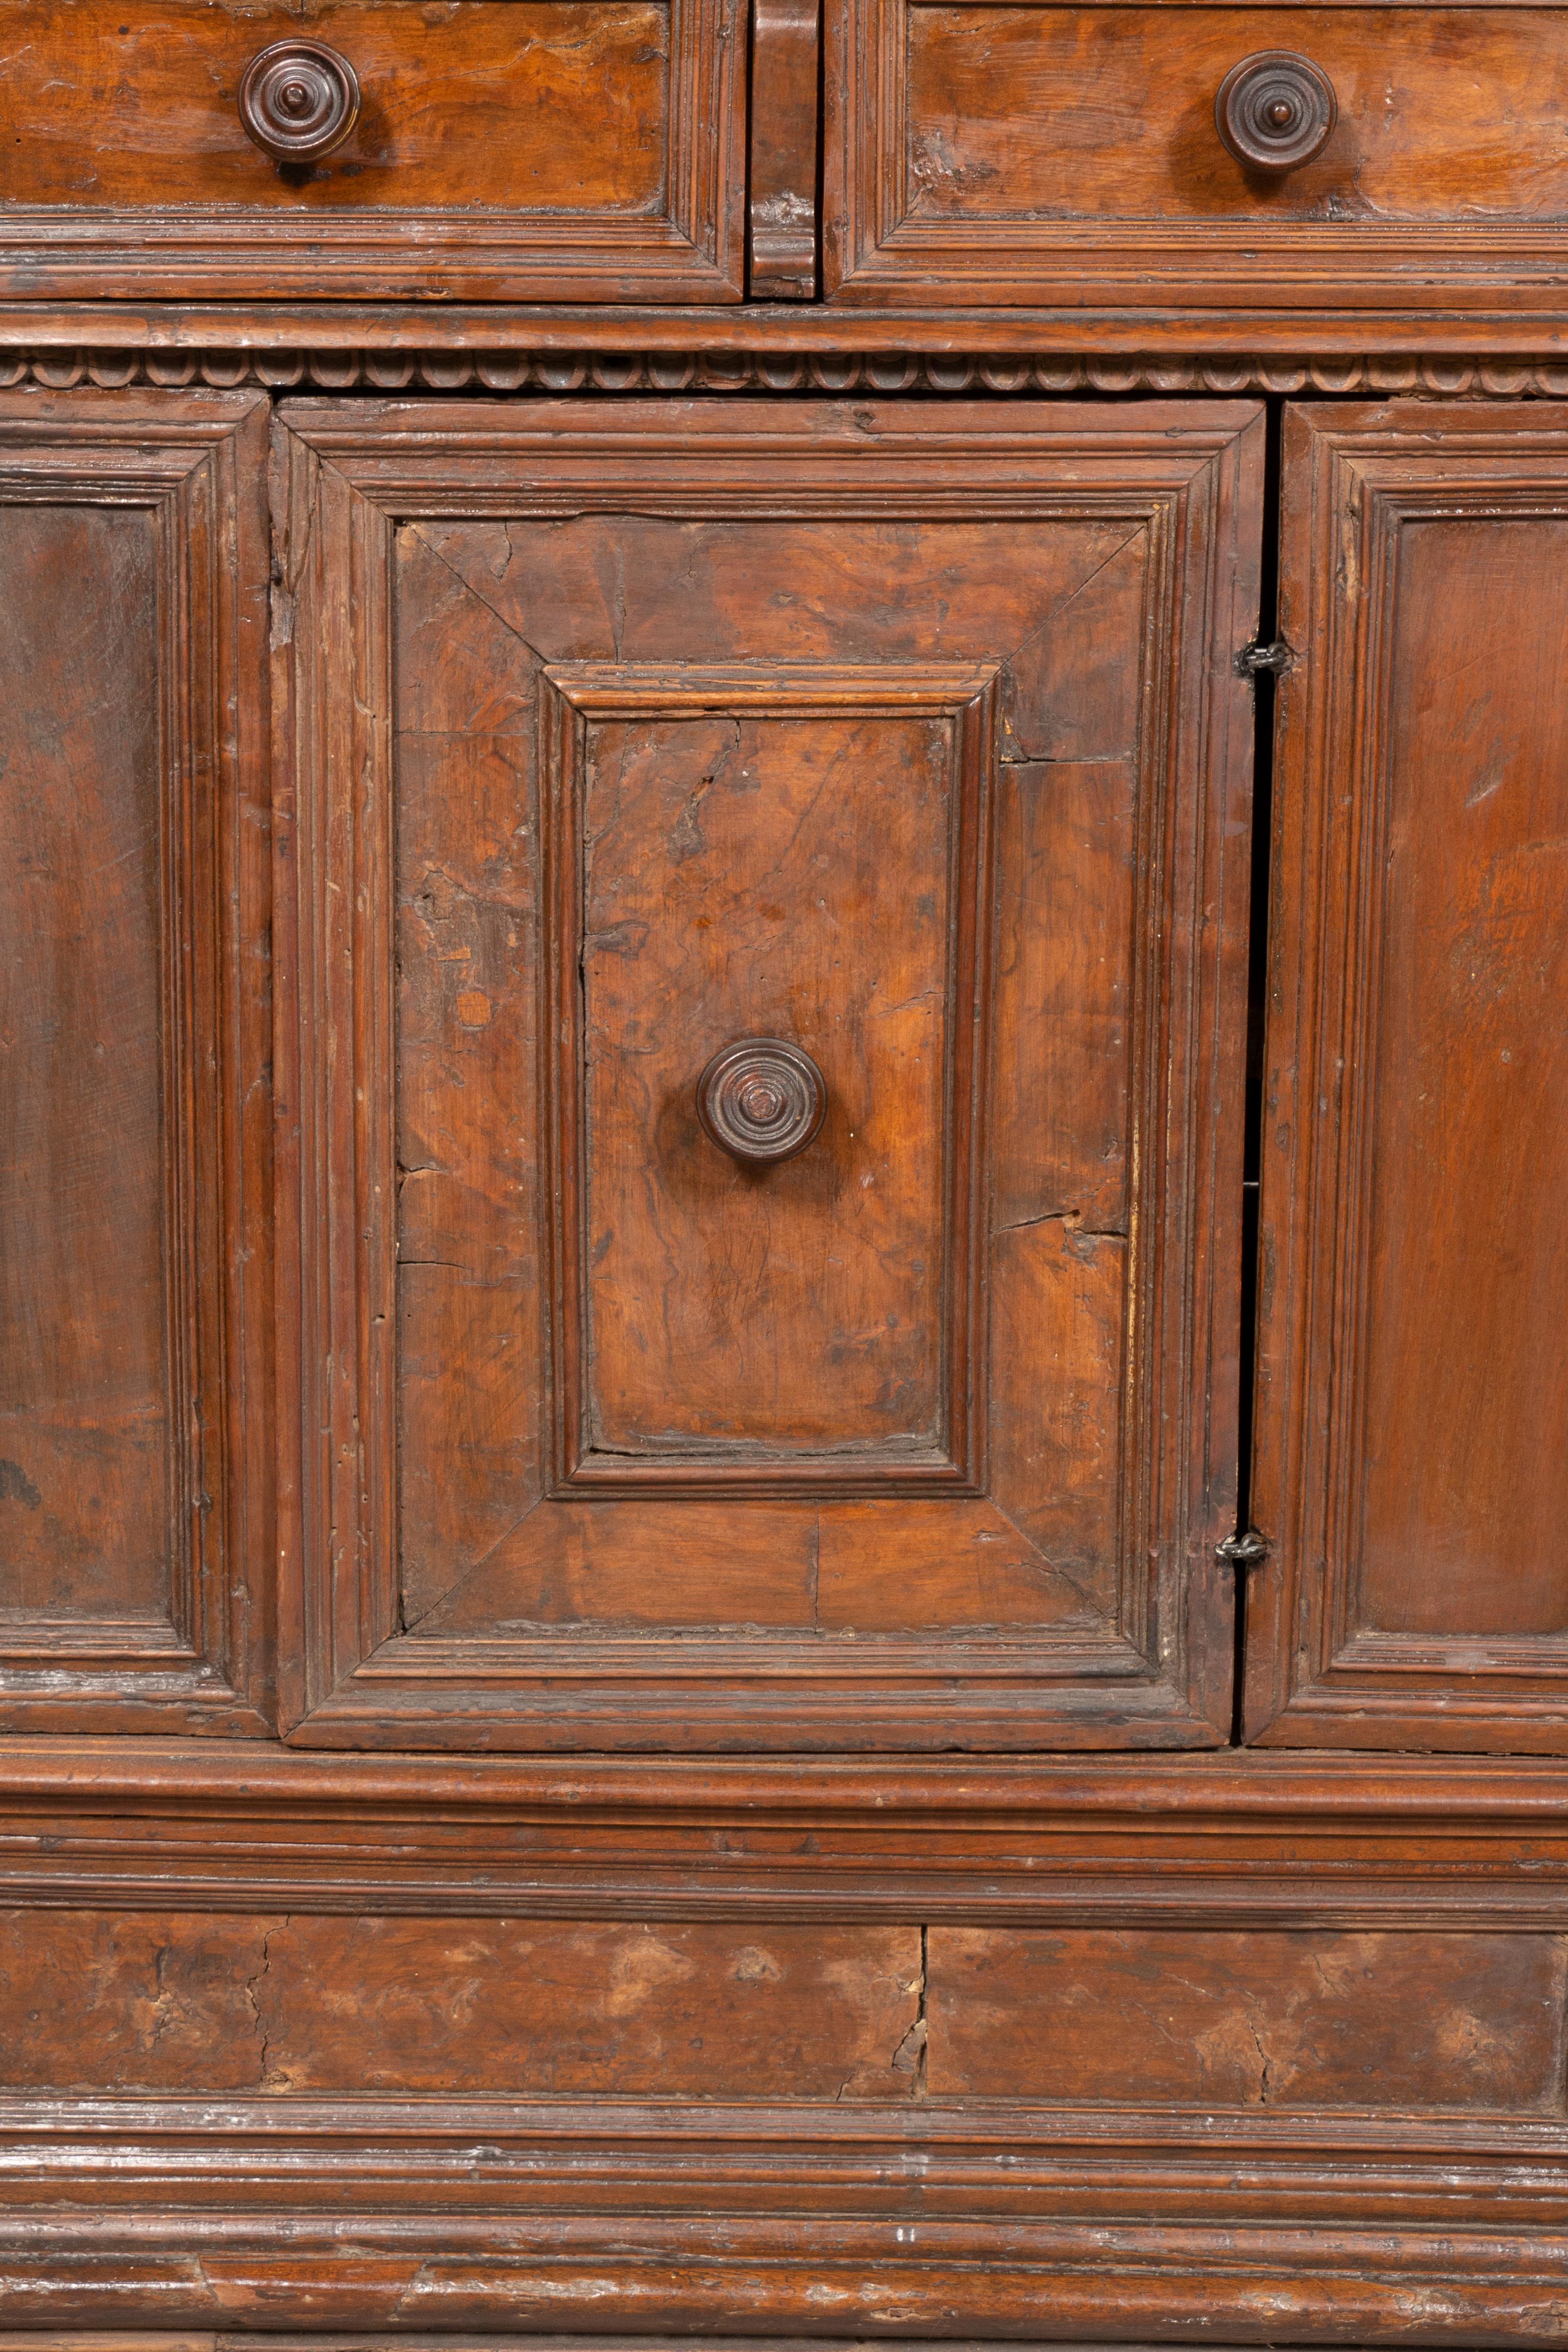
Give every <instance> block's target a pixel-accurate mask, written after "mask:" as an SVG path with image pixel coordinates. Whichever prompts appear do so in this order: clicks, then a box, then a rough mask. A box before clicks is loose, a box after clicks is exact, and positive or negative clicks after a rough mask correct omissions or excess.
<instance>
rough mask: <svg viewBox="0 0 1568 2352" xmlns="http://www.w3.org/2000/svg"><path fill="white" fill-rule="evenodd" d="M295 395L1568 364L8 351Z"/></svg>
mask: <svg viewBox="0 0 1568 2352" xmlns="http://www.w3.org/2000/svg"><path fill="white" fill-rule="evenodd" d="M20 384H38V385H40V386H42V387H43V388H45V389H46V390H47V391H52V392H70V391H74V390H76V389H77V388H78V387H79V386H82V385H87V384H96V385H98V386H100V388H102V389H104V390H106V391H117V390H121V389H122V388H123V387H125V386H127V385H131V384H155V385H159V386H161V387H163V388H166V389H167V388H175V389H177V388H179V387H181V386H183V385H186V384H191V385H206V386H209V387H213V388H216V389H218V390H224V391H228V390H233V389H235V388H237V387H240V386H247V385H258V386H260V387H261V388H262V389H263V390H267V391H273V392H293V391H297V390H299V389H300V388H301V387H310V388H312V389H314V390H317V391H321V392H411V391H412V392H469V393H472V392H481V393H482V392H495V393H514V392H527V393H533V394H537V393H541V392H545V393H552V392H659V393H671V392H721V393H735V392H762V393H768V392H794V393H800V392H828V393H850V392H874V393H896V392H911V393H970V394H973V393H976V392H992V393H1013V394H1033V395H1036V396H1038V395H1039V394H1042V393H1045V394H1051V393H1077V392H1101V393H1119V392H1121V393H1125V392H1157V393H1181V392H1214V393H1232V394H1234V393H1244V392H1275V393H1302V392H1311V393H1323V394H1362V395H1363V396H1364V395H1365V394H1367V393H1373V394H1416V395H1422V394H1430V395H1431V396H1433V397H1435V398H1441V399H1453V398H1455V397H1457V396H1458V395H1462V394H1469V393H1476V394H1485V395H1487V396H1488V397H1489V398H1492V399H1513V398H1522V397H1528V396H1531V395H1542V396H1546V397H1549V398H1552V399H1563V398H1564V397H1568V361H1565V360H1563V359H1529V358H1493V359H1475V358H1471V357H1468V356H1464V355H1456V356H1447V357H1445V356H1441V355H1435V354H1432V353H1427V354H1426V355H1425V356H1421V357H1415V356H1401V355H1398V354H1393V355H1381V354H1376V353H1373V354H1369V355H1364V356H1362V357H1355V358H1342V357H1340V358H1332V357H1331V358H1318V359H1304V358H1274V357H1267V356H1243V357H1233V358H1227V357H1226V356H1224V355H1223V354H1215V353H1209V354H1204V353H1201V352H1196V353H1192V354H1185V355H1179V356H1164V355H1138V354H1132V355H1120V354H1114V353H1112V354H1105V353H1096V352H1087V353H1067V352H1040V353H1037V354H1034V355H1027V354H1022V353H1012V352H978V353H962V352H886V351H874V352H742V351H649V352H597V351H595V352H585V351H584V352H571V351H552V350H542V351H531V352H528V351H490V352H484V351H456V350H448V351H424V352H408V351H342V352H338V351H316V350H305V349H292V350H280V351H266V350H237V349H229V350H222V349H216V348H215V349H211V350H206V351H189V350H184V351H174V350H169V349H166V348H160V349H154V348H148V349H142V350H137V351H131V350H125V351H118V350H86V349H65V348H59V349H49V348H27V347H16V346H12V347H10V348H8V349H4V350H0V386H12V385H20Z"/></svg>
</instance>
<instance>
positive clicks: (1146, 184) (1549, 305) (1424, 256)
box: [823, 0, 1568, 325]
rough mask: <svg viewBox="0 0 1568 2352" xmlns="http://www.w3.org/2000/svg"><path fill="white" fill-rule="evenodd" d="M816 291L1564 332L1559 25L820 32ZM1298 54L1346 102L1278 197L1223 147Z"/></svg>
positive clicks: (1491, 21)
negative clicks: (1224, 97) (1265, 86)
mask: <svg viewBox="0 0 1568 2352" xmlns="http://www.w3.org/2000/svg"><path fill="white" fill-rule="evenodd" d="M825 44H826V47H825V57H826V93H827V123H826V134H825V141H826V143H825V154H826V184H825V192H824V221H823V237H824V271H825V282H826V289H827V290H828V292H829V293H830V294H832V295H835V296H837V297H838V298H840V299H846V300H848V301H853V302H869V303H883V302H903V303H910V304H941V303H943V302H957V303H963V304H966V305H967V304H978V303H982V302H991V303H995V304H1002V305H1013V304H1019V303H1031V302H1032V303H1038V304H1041V305H1073V304H1076V303H1079V302H1081V301H1082V300H1083V299H1085V295H1086V293H1090V294H1092V298H1093V299H1095V300H1097V301H1099V302H1103V303H1109V304H1121V305H1124V306H1125V307H1127V308H1128V309H1130V310H1137V311H1139V312H1140V313H1142V314H1143V315H1144V316H1145V317H1146V319H1147V320H1148V323H1149V324H1150V325H1153V324H1154V323H1155V322H1156V321H1157V320H1159V319H1160V317H1161V315H1162V313H1163V312H1165V311H1167V310H1170V309H1173V308H1180V309H1183V310H1187V311H1189V312H1191V311H1193V310H1203V309H1205V308H1208V307H1213V308H1215V309H1216V310H1223V309H1226V308H1228V307H1230V306H1232V305H1235V304H1236V303H1237V302H1238V301H1239V302H1246V303H1247V304H1250V305H1253V306H1256V307H1257V308H1258V309H1259V310H1268V309H1269V308H1271V307H1276V306H1278V307H1280V308H1288V309H1296V310H1310V311H1311V312H1313V313H1314V314H1322V315H1331V314H1332V313H1334V312H1336V311H1339V310H1343V309H1345V308H1355V309H1366V310H1384V311H1391V310H1392V311H1397V310H1403V309H1405V308H1406V307H1409V306H1412V305H1419V304H1421V303H1422V302H1424V301H1425V299H1426V291H1425V290H1424V289H1429V288H1430V286H1431V284H1432V282H1433V276H1432V273H1434V272H1435V271H1440V272H1441V277H1442V284H1443V301H1444V307H1445V309H1446V310H1448V311H1449V312H1458V311H1460V310H1465V309H1468V308H1471V307H1476V308H1479V309H1489V308H1493V307H1495V306H1496V305H1497V303H1498V301H1499V298H1500V295H1501V293H1502V289H1504V288H1506V289H1508V298H1509V299H1510V301H1511V303H1512V304H1514V305H1515V306H1519V307H1526V308H1533V309H1538V310H1541V311H1542V312H1550V311H1552V310H1555V309H1556V307H1557V304H1558V296H1557V293H1556V291H1555V290H1554V287H1553V284H1552V267H1553V265H1552V252H1553V248H1554V244H1555V238H1554V235H1553V233H1552V229H1551V228H1550V226H1548V224H1550V223H1552V222H1553V221H1555V220H1557V219H1559V218H1561V217H1562V216H1563V211H1564V207H1565V206H1568V170H1565V169H1564V167H1563V163H1562V160H1561V154H1560V142H1559V141H1558V140H1557V138H1556V135H1555V127H1554V126H1555V124H1556V123H1557V121H1558V120H1559V119H1560V116H1561V112H1562V108H1563V101H1564V95H1565V93H1568V17H1564V16H1563V15H1562V14H1561V13H1560V12H1558V13H1552V11H1550V10H1545V9H1540V8H1535V7H1526V8H1520V9H1509V8H1486V7H1469V6H1465V7H1457V8H1448V9H1443V8H1411V7H1405V6H1394V7H1384V8H1351V7H1340V6H1332V5H1331V6H1327V7H1320V8H1294V7H1270V8H1269V9H1268V11H1267V13H1266V16H1265V17H1263V18H1259V16H1258V14H1257V12H1255V11H1247V10H1245V9H1241V8H1215V7H1208V6H1190V5H1155V6H1149V7H1143V8H1129V7H1121V6H1115V7H1112V6H1103V5H1095V0H1089V5H1079V6H1061V5H1034V0H1021V4H1020V5H996V6H993V5H984V0H974V5H971V0H964V4H963V5H956V6H942V5H926V0H834V5H831V6H829V7H828V9H827V11H826V21H825ZM1261 47H1270V48H1281V49H1290V50H1293V51H1297V52H1300V54H1301V55H1303V56H1305V57H1307V58H1310V60H1311V61H1312V62H1313V64H1314V65H1316V66H1317V67H1318V68H1321V71H1322V72H1323V73H1325V74H1326V75H1327V76H1328V78H1329V79H1330V80H1331V82H1332V84H1333V87H1334V89H1335V90H1336V92H1337V93H1338V99H1339V120H1338V126H1337V128H1336V129H1335V131H1334V132H1333V135H1332V136H1331V139H1330V140H1329V142H1328V143H1327V144H1326V146H1325V147H1324V149H1323V151H1322V152H1321V155H1319V156H1318V157H1316V158H1315V159H1314V160H1313V161H1311V162H1310V163H1305V164H1303V165H1301V166H1300V168H1299V169H1298V170H1296V171H1292V172H1290V173H1287V174H1284V175H1282V176H1281V177H1279V178H1278V179H1272V178H1268V179H1266V178H1264V177H1263V176H1262V175H1260V174H1258V173H1249V172H1247V170H1246V169H1245V168H1244V167H1243V165H1241V164H1240V163H1237V161H1236V159H1235V158H1234V157H1233V156H1232V155H1231V154H1229V153H1228V152H1227V151H1226V147H1225V146H1224V144H1223V142H1221V140H1220V138H1219V136H1218V133H1217V131H1216V130H1215V116H1214V106H1215V95H1216V93H1217V91H1218V90H1219V88H1220V85H1221V83H1222V82H1223V80H1224V79H1225V76H1226V73H1227V71H1228V70H1229V69H1230V68H1231V67H1232V66H1234V65H1236V64H1237V63H1238V62H1239V61H1240V60H1241V59H1242V58H1246V57H1247V55H1249V54H1250V53H1252V52H1254V51H1256V50H1258V49H1259V48H1261Z"/></svg>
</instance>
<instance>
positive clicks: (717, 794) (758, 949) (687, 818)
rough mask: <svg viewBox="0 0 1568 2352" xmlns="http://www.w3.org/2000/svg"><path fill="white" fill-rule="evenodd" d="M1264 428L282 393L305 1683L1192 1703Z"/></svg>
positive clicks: (294, 1322) (1140, 1738)
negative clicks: (310, 400)
mask: <svg viewBox="0 0 1568 2352" xmlns="http://www.w3.org/2000/svg"><path fill="white" fill-rule="evenodd" d="M1259 454H1260V425H1259V419H1258V413H1257V412H1256V410H1255V409H1253V408H1252V407H1250V406H1247V405H1233V406H1217V405H1216V406H1204V405H1199V404H1193V405H1191V406H1188V407H1179V406H1173V407H1160V406H1153V407H1149V408H1142V407H1141V408H1138V409H1136V410H1115V411H1099V412H1096V411H1092V410H1089V409H1075V408H1070V407H1037V408H1032V409H1025V408H1009V409H1000V408H946V407H943V408H931V409H924V410H913V409H907V408H906V409H896V408H891V407H889V408H882V409H879V408H875V407H866V406H856V407H853V408H851V407H848V406H842V407H840V406H836V405H832V404H766V405H763V404H757V405H750V406H748V405H742V404H724V403H721V402H710V403H690V404H655V403H639V404H637V405H635V406H632V405H629V404H628V405H626V406H624V407H623V406H618V405H610V404H605V405H602V406H596V407H587V406H584V405H582V404H538V405H508V406H504V407H503V406H500V405H496V406H488V407H487V406H483V405H467V406H461V407H450V406H448V407H441V408H435V407H432V406H428V405H426V406H421V405H419V404H387V405H384V406H377V407H366V406H360V405H356V406H355V407H354V408H353V409H346V408H342V407H340V408H335V409H334V408H330V407H328V406H326V405H324V404H290V405H289V407H287V408H286V409H285V410H284V411H283V412H282V421H281V425H280V429H279V467H278V474H277V479H278V482H279V487H280V489H281V491H282V494H283V497H284V500H285V509H284V511H283V513H282V514H281V516H280V521H281V525H282V530H283V534H284V544H285V546H286V549H287V550H288V551H289V554H288V560H287V571H288V577H287V580H286V583H285V592H284V607H283V609H284V611H285V613H286V614H287V622H286V626H285V630H284V636H285V643H284V644H283V646H282V649H281V652H280V667H279V680H278V684H279V707H280V709H282V710H283V711H284V712H285V714H286V731H285V734H284V736H283V738H282V740H281V743H280V753H281V757H282V765H283V771H284V776H285V780H286V791H287V794H288V805H286V806H285V810H284V815H285V824H284V826H283V829H282V834H281V837H280V848H281V854H282V856H283V859H284V887H285V894H286V896H287V897H288V898H289V914H288V917H287V919H286V920H285V921H284V922H283V923H282V925H281V926H280V931H279V952H280V960H281V964H282V990H281V1005H282V1020H281V1027H280V1034H279V1048H280V1065H279V1066H280V1070H281V1072H282V1076H281V1079H280V1084H281V1087H282V1090H283V1096H284V1099H285V1101H286V1103H287V1104H288V1105H289V1106H290V1107H289V1108H288V1110H287V1111H286V1114H285V1117H284V1118H283V1121H282V1127H281V1130H280V1131H281V1135H282V1138H283V1148H284V1155H285V1164H284V1168H283V1171H282V1181H281V1192H282V1199H283V1202H284V1209H283V1214H282V1224H283V1242H282V1247H283V1255H284V1265H285V1276H284V1285H285V1287H284V1296H285V1297H286V1299H287V1300H288V1301H289V1306H288V1309H287V1313H286V1318H285V1319H286V1326H287V1335H288V1336H287V1342H286V1349H285V1366H286V1370H285V1391H284V1402H283V1421H284V1453H283V1463H284V1468H283V1496H284V1503H283V1508H284V1538H283V1556H284V1562H285V1573H286V1580H287V1581H286V1587H285V1600H284V1645H285V1648H286V1649H287V1650H288V1651H289V1653H290V1664H289V1721H290V1723H291V1725H292V1727H293V1736H294V1737H295V1738H297V1739H300V1740H304V1741H308V1742H321V1741H325V1742H336V1743H340V1744H355V1743H370V1744H385V1745H392V1746H409V1745H414V1746H419V1745H453V1746H461V1745H468V1744H482V1745H487V1746H500V1747H510V1748H570V1747H574V1746H580V1747H591V1748H694V1749H700V1748H746V1747H759V1748H865V1747H877V1746H883V1747H892V1748H924V1747H933V1746H942V1747H952V1746H958V1747H986V1746H993V1747H1004V1748H1031V1747H1049V1746H1052V1745H1062V1744H1067V1745H1075V1744H1076V1745H1082V1744H1091V1745H1145V1744H1150V1743H1161V1742H1172V1743H1177V1744H1187V1745H1207V1744H1212V1743H1213V1742H1214V1741H1215V1739H1216V1738H1218V1737H1220V1736H1221V1734H1222V1728H1223V1726H1224V1725H1225V1724H1226V1721H1227V1719H1228V1718H1227V1708H1228V1704H1229V1698H1228V1692H1229V1667H1230V1656H1231V1627H1230V1621H1229V1616H1228V1612H1227V1608H1226V1601H1227V1597H1228V1596H1227V1593H1226V1578H1225V1575H1224V1573H1223V1571H1222V1570H1220V1568H1219V1565H1218V1563H1217V1562H1216V1561H1215V1558H1214V1551H1213V1547H1214V1544H1215V1540H1216V1538H1218V1537H1219V1536H1221V1535H1223V1534H1225V1533H1226V1532H1227V1531H1228V1528H1229V1525H1230V1514H1231V1513H1232V1511H1233V1509H1234V1478H1235V1461H1234V1455H1235V1423H1234V1414H1235V1403H1236V1399H1235V1380H1236V1365H1235V1347H1236V1328H1237V1282H1238V1268H1239V1249H1238V1238H1237V1236H1238V1219H1237V1210H1238V1202H1239V1166H1238V1163H1237V1113H1238V1109H1239V1097H1238V1094H1237V1086H1238V1083H1239V1057H1240V1051H1241V1044H1242V1029H1243V1025H1244V1017H1245V1016H1244V1006H1243V1003H1242V998H1243V994H1244V988H1243V981H1242V977H1241V973H1242V965H1243V961H1244V959H1245V921H1246V915H1245V909H1246V896H1247V882H1246V871H1245V869H1246V863H1247V792H1248V772H1249V755H1250V712H1249V702H1248V696H1247V689H1246V688H1245V686H1244V684H1243V683H1242V681H1241V680H1240V679H1238V678H1237V676H1236V674H1235V670H1234V667H1233V661H1234V654H1235V650H1236V647H1237V646H1238V645H1239V644H1240V643H1241V642H1243V641H1244V639H1245V638H1246V637H1247V635H1249V634H1250V631H1251V629H1252V627H1253V625H1254V623H1255V620H1256V612H1257V576H1256V566H1257V550H1258V529H1259V516H1258V497H1259ZM289 777H291V779H292V782H291V785H289V784H288V783H287V780H288V779H289ZM731 1049H733V1050H732V1051H731ZM713 1071H717V1072H718V1073H719V1076H715V1077H714V1078H713V1081H712V1083H713V1085H714V1086H715V1087H721V1083H722V1080H723V1073H724V1072H726V1071H729V1072H731V1075H732V1076H733V1083H732V1085H731V1088H730V1092H729V1094H728V1095H727V1096H722V1097H720V1096H715V1095H712V1094H710V1093H705V1092H704V1080H705V1076H706V1075H707V1074H709V1073H710V1072H713ZM797 1088H798V1089H800V1090H801V1091H799V1092H798V1093H796V1092H794V1091H792V1089H797ZM797 1117H798V1118H800V1120H801V1122H802V1124H801V1126H800V1128H799V1129H798V1132H795V1131H794V1130H791V1129H790V1128H789V1121H790V1120H791V1119H792V1118H797ZM748 1121H750V1122H751V1126H750V1127H748V1125H747V1122H748ZM771 1122H782V1123H783V1124H782V1127H781V1128H780V1130H779V1131H780V1132H781V1133H782V1134H783V1136H784V1145H785V1147H786V1148H785V1149H784V1151H783V1152H782V1154H781V1156H778V1157H770V1156H769V1153H768V1150H766V1149H763V1145H765V1144H766V1142H767V1139H768V1138H769V1137H771V1136H772V1135H773V1131H774V1129H773V1125H772V1124H770V1123H771ZM757 1138H761V1139H762V1144H760V1145H757V1146H756V1148H753V1143H754V1142H755V1139H757ZM749 1139H751V1140H749Z"/></svg>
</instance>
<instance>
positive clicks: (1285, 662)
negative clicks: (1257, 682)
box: [1236, 637, 1296, 677]
mask: <svg viewBox="0 0 1568 2352" xmlns="http://www.w3.org/2000/svg"><path fill="white" fill-rule="evenodd" d="M1295 667H1296V656H1295V655H1294V654H1293V653H1292V652H1291V650H1290V648H1289V646H1288V645H1287V644H1286V642H1285V640H1284V638H1283V637H1276V638H1275V640H1274V642H1273V643H1272V645H1267V646H1265V645H1260V644H1259V643H1258V641H1257V640H1256V639H1254V641H1253V643H1252V644H1251V645H1249V646H1242V648H1241V651H1240V652H1239V653H1238V654H1237V657H1236V673H1237V677H1260V676H1262V675H1264V674H1265V673H1267V675H1268V677H1284V675H1285V673H1286V671H1287V670H1288V669H1294V668H1295Z"/></svg>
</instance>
